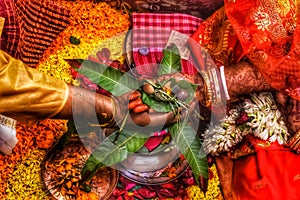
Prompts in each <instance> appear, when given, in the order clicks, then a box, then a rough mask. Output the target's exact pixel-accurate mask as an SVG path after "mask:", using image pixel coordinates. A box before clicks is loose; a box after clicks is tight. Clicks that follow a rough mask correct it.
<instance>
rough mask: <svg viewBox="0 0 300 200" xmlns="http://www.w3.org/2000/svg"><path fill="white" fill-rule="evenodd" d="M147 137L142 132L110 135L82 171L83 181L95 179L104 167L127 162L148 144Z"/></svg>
mask: <svg viewBox="0 0 300 200" xmlns="http://www.w3.org/2000/svg"><path fill="white" fill-rule="evenodd" d="M146 140H147V136H146V135H144V134H141V133H140V132H134V131H128V130H126V131H125V130H123V131H121V132H119V131H116V132H114V133H112V134H111V135H109V136H108V137H107V138H105V140H103V141H102V142H101V144H100V145H99V146H98V147H97V148H96V149H95V151H94V152H93V153H92V154H91V156H90V157H89V158H88V160H87V161H86V163H85V166H84V167H83V169H82V170H81V176H82V179H83V180H82V181H86V180H89V179H90V178H92V177H93V175H94V174H95V172H96V171H97V169H99V168H100V167H102V166H112V165H115V164H117V163H119V162H122V161H123V160H125V159H126V158H127V157H128V156H129V155H130V154H131V153H134V152H136V151H138V150H139V149H140V148H141V147H142V146H143V145H144V143H145V142H146Z"/></svg>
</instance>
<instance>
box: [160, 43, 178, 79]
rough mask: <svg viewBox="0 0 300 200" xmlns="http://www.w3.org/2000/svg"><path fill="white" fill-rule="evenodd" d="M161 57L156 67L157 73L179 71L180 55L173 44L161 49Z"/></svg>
mask: <svg viewBox="0 0 300 200" xmlns="http://www.w3.org/2000/svg"><path fill="white" fill-rule="evenodd" d="M163 55H164V57H163V59H162V61H161V63H160V64H161V65H160V66H159V69H158V75H159V76H161V75H164V74H172V73H176V72H181V57H180V54H179V49H178V47H177V46H176V45H175V44H172V45H171V46H169V47H167V48H165V49H163Z"/></svg>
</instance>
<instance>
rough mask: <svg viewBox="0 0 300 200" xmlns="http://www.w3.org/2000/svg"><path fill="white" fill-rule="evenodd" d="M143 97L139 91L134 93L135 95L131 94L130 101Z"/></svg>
mask: <svg viewBox="0 0 300 200" xmlns="http://www.w3.org/2000/svg"><path fill="white" fill-rule="evenodd" d="M141 96H142V95H141V93H140V92H139V91H134V92H133V93H131V94H130V95H129V101H133V100H135V99H137V98H140V97H141Z"/></svg>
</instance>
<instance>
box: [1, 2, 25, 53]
mask: <svg viewBox="0 0 300 200" xmlns="http://www.w3.org/2000/svg"><path fill="white" fill-rule="evenodd" d="M0 17H3V18H5V22H4V28H3V32H2V35H1V38H0V48H1V50H3V51H5V52H6V53H8V54H10V55H11V56H12V57H14V58H16V57H17V50H18V46H19V40H20V27H19V25H18V22H17V17H16V11H15V7H14V1H12V0H0Z"/></svg>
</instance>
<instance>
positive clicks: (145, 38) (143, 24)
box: [132, 13, 203, 78]
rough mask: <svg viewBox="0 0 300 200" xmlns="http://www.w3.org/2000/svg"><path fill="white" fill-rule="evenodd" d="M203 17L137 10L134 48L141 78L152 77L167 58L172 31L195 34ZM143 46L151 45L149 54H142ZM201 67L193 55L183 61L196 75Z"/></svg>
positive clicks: (134, 19)
mask: <svg viewBox="0 0 300 200" xmlns="http://www.w3.org/2000/svg"><path fill="white" fill-rule="evenodd" d="M202 21H203V20H202V19H200V18H197V17H194V16H191V15H187V14H180V13H174V14H173V13H172V14H157V13H156V14H154V13H134V14H132V28H133V30H132V50H133V60H134V64H135V66H136V67H135V71H136V73H137V75H138V76H139V77H143V78H152V77H154V76H156V75H157V70H158V64H159V63H160V62H161V59H162V57H163V54H162V50H163V48H164V47H165V46H166V44H167V42H168V39H169V37H170V34H171V32H172V30H175V31H177V32H179V33H182V34H184V35H187V36H191V35H192V34H193V33H194V32H195V31H196V30H197V28H198V26H199V24H200V23H201V22H202ZM140 48H147V49H148V50H149V53H148V54H147V55H142V54H141V53H139V49H140ZM196 71H197V70H196V69H195V67H194V65H193V61H192V58H190V59H189V60H188V61H186V60H183V61H182V72H183V73H187V74H194V73H195V72H196Z"/></svg>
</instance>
